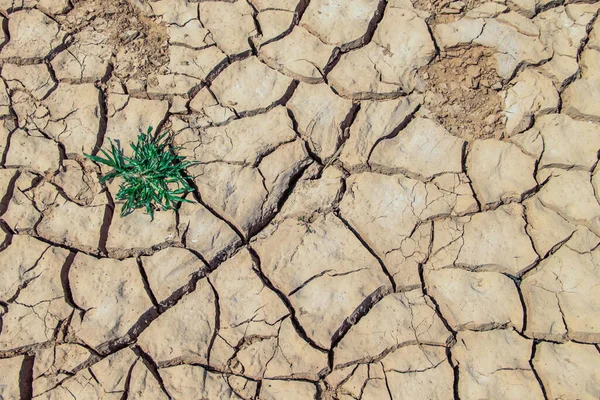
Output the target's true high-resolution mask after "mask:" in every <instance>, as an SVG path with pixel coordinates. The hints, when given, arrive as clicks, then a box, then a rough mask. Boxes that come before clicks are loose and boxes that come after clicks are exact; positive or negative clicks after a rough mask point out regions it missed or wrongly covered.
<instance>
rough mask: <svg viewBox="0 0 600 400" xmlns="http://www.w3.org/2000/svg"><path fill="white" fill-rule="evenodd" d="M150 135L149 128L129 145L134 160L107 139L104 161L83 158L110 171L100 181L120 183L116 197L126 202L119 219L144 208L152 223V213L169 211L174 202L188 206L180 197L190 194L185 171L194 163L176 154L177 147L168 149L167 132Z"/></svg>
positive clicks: (96, 158)
mask: <svg viewBox="0 0 600 400" xmlns="http://www.w3.org/2000/svg"><path fill="white" fill-rule="evenodd" d="M151 133H152V127H150V128H148V132H147V133H140V135H139V136H138V140H137V144H133V143H132V144H131V148H132V149H133V157H127V156H125V155H124V154H123V150H122V149H121V147H120V146H115V144H114V143H113V141H112V140H110V139H108V140H109V142H110V152H107V151H105V150H103V149H100V152H101V153H102V154H103V155H104V157H106V158H102V157H99V156H92V155H89V154H86V155H85V156H86V157H88V158H89V159H90V160H93V161H96V162H99V163H102V164H105V165H107V166H109V167H110V168H112V171H110V172H109V173H108V174H106V175H104V176H103V177H102V179H101V180H100V181H101V182H106V181H112V180H113V179H115V178H121V179H122V180H123V182H122V183H121V186H120V187H119V192H118V193H117V195H116V198H117V200H122V201H124V202H125V203H124V204H123V207H122V208H121V216H122V217H124V216H126V215H129V214H131V213H132V212H133V211H134V210H136V209H138V208H144V209H145V210H146V212H147V213H148V214H150V218H151V219H152V220H154V211H155V210H158V209H161V210H172V209H173V208H174V206H175V205H176V204H177V203H181V202H187V203H191V201H190V200H187V199H184V198H183V196H185V194H186V193H188V192H191V191H193V188H192V187H191V186H190V184H189V183H188V182H187V180H186V177H185V169H186V168H188V167H190V166H192V165H194V164H195V163H193V162H191V161H185V157H182V156H178V155H177V154H175V151H176V150H178V148H177V147H175V148H173V147H171V146H170V143H169V139H170V136H169V132H168V131H167V132H165V133H163V134H162V135H157V136H154V135H151Z"/></svg>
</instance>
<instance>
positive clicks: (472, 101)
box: [421, 47, 504, 139]
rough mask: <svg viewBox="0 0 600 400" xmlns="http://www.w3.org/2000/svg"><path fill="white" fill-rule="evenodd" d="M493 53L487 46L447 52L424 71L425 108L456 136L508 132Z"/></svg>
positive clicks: (490, 135) (488, 135) (481, 136)
mask: <svg viewBox="0 0 600 400" xmlns="http://www.w3.org/2000/svg"><path fill="white" fill-rule="evenodd" d="M495 63H496V62H495V60H494V56H493V54H492V53H491V52H490V51H489V50H486V49H485V48H483V47H471V48H465V49H459V50H454V51H452V52H446V53H443V54H442V55H441V56H440V57H439V58H438V60H436V61H434V62H433V63H432V64H430V65H428V66H426V67H425V68H423V70H422V71H421V73H422V76H423V78H424V79H425V80H426V82H427V90H426V92H425V101H424V107H425V108H426V109H428V110H429V111H430V112H431V116H432V117H433V118H434V119H435V120H437V121H438V122H439V123H441V124H442V125H443V126H444V127H445V128H446V129H447V130H448V131H449V132H450V133H452V134H453V135H456V136H459V137H462V138H465V139H472V138H486V137H496V138H499V137H501V136H502V134H503V132H504V116H503V115H502V99H501V97H500V96H499V95H498V91H499V90H500V89H501V88H502V84H501V79H500V78H499V77H498V75H497V74H496V67H495Z"/></svg>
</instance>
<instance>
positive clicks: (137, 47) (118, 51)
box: [58, 0, 168, 78]
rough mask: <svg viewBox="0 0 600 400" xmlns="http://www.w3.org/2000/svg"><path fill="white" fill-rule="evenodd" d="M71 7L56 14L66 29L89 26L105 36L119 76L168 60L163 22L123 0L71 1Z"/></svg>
mask: <svg viewBox="0 0 600 400" xmlns="http://www.w3.org/2000/svg"><path fill="white" fill-rule="evenodd" d="M73 6H74V8H73V10H72V11H71V12H70V13H69V14H68V16H67V17H63V18H61V17H59V18H58V19H59V20H61V22H62V23H63V26H64V27H66V30H67V31H69V30H70V31H71V32H79V31H82V30H84V29H93V30H95V31H97V32H98V34H99V36H101V37H105V38H106V41H107V42H108V44H110V45H111V47H112V48H113V49H114V55H115V57H117V59H118V60H119V62H118V64H119V68H118V70H117V71H115V72H116V74H118V75H119V76H120V77H121V78H127V77H131V78H138V77H145V76H148V75H149V74H151V73H153V72H156V71H157V70H158V69H159V68H160V67H161V66H163V65H165V64H166V63H167V62H168V35H167V28H166V25H165V24H164V23H160V22H158V21H156V20H154V19H152V18H148V17H146V16H144V15H143V14H142V13H141V12H140V10H139V9H138V8H137V7H135V6H133V5H132V4H131V3H130V2H129V1H127V0H73Z"/></svg>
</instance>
